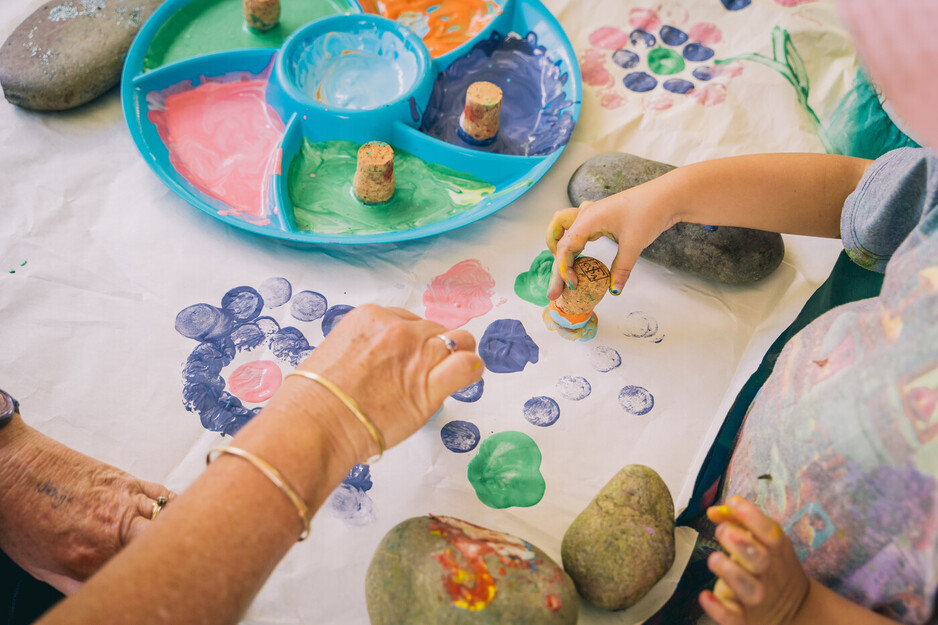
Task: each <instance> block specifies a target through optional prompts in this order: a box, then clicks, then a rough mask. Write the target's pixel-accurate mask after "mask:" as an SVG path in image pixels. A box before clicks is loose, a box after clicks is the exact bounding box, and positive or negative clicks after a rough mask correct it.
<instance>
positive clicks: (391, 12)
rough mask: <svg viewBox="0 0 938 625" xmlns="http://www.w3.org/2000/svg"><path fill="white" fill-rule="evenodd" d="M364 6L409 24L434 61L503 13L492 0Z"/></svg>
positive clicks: (379, 0) (377, 0)
mask: <svg viewBox="0 0 938 625" xmlns="http://www.w3.org/2000/svg"><path fill="white" fill-rule="evenodd" d="M361 5H362V8H363V9H364V10H365V11H366V12H368V13H375V14H377V15H382V16H384V17H387V18H390V19H392V20H395V21H399V22H402V23H404V24H406V25H408V26H409V27H410V28H411V29H412V30H414V31H415V32H416V33H417V34H418V35H421V36H422V37H423V42H424V44H426V46H427V49H428V50H429V51H430V56H432V57H434V58H436V57H438V56H441V55H443V54H446V53H447V52H449V51H450V50H452V49H453V48H456V47H457V46H460V45H462V44H464V43H465V42H467V41H469V40H470V39H472V38H473V37H475V36H476V35H478V34H479V33H480V32H482V31H483V30H484V29H485V27H486V26H488V25H489V24H490V23H491V22H492V20H493V19H495V18H496V17H497V16H498V14H499V13H501V12H502V9H501V7H500V6H499V5H498V4H496V3H495V2H494V1H493V0H361Z"/></svg>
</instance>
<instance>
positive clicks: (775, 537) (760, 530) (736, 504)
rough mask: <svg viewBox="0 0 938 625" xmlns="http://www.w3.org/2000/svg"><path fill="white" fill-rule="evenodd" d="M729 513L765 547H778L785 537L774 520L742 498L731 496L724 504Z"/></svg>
mask: <svg viewBox="0 0 938 625" xmlns="http://www.w3.org/2000/svg"><path fill="white" fill-rule="evenodd" d="M726 503H727V505H728V507H729V510H730V512H731V513H732V514H733V516H734V517H736V520H737V522H738V523H739V524H740V525H742V526H743V527H745V528H746V529H748V530H749V531H750V532H752V534H753V535H754V536H755V537H756V538H757V539H758V540H759V541H760V542H761V543H762V544H764V545H765V546H767V547H769V548H770V549H771V548H773V547H776V546H778V544H779V543H780V542H781V541H782V539H783V538H784V536H785V532H784V531H782V528H781V526H779V524H778V523H777V522H776V521H775V519H773V518H771V517H769V516H766V515H765V514H764V513H763V512H762V510H760V509H759V507H758V506H756V505H755V504H752V503H750V502H748V501H746V500H745V499H743V498H742V497H738V496H736V495H733V496H732V497H730V498H729V501H727V502H726Z"/></svg>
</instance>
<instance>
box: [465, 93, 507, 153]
mask: <svg viewBox="0 0 938 625" xmlns="http://www.w3.org/2000/svg"><path fill="white" fill-rule="evenodd" d="M501 111H502V90H501V89H499V88H498V87H497V86H496V85H493V84H492V83H490V82H485V81H479V82H474V83H472V84H471V85H469V88H468V89H466V107H465V108H464V109H463V112H462V115H461V116H460V117H459V126H460V128H462V130H463V131H464V132H465V133H466V134H467V135H468V136H469V137H471V138H472V139H473V140H475V141H481V142H485V141H490V140H492V139H494V138H495V135H496V134H498V117H499V115H500V114H501Z"/></svg>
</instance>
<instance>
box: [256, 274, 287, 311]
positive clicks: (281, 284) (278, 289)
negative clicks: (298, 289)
mask: <svg viewBox="0 0 938 625" xmlns="http://www.w3.org/2000/svg"><path fill="white" fill-rule="evenodd" d="M257 290H258V292H260V294H261V297H263V298H264V303H265V304H266V305H267V308H277V307H279V306H283V305H284V304H286V303H287V302H289V301H290V298H291V297H293V286H292V285H291V284H290V281H289V280H287V279H286V278H267V279H266V280H264V281H263V282H261V286H260V288H258V289H257Z"/></svg>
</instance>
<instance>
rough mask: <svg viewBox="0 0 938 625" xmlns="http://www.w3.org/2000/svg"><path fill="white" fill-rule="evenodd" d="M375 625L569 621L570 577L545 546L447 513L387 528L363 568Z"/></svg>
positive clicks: (573, 617)
mask: <svg viewBox="0 0 938 625" xmlns="http://www.w3.org/2000/svg"><path fill="white" fill-rule="evenodd" d="M365 597H366V599H367V602H368V615H369V616H370V617H371V623H372V625H403V624H410V623H419V624H427V625H430V624H432V625H462V624H470V623H472V624H483V623H485V624H492V625H502V624H507V623H510V624H511V625H554V624H557V625H560V624H570V625H573V624H574V623H576V621H577V615H578V612H579V607H580V603H579V598H578V597H577V593H576V588H575V587H574V585H573V581H572V580H571V579H570V577H569V576H567V574H566V573H564V572H563V569H562V568H561V567H560V566H559V565H558V564H557V563H556V562H554V561H553V560H551V559H550V558H549V557H548V556H547V555H546V554H545V553H544V552H543V551H541V550H540V549H538V548H537V547H535V546H534V545H532V544H530V543H529V542H527V541H525V540H522V539H520V538H516V537H514V536H511V535H509V534H503V533H502V532H496V531H494V530H490V529H486V528H484V527H479V526H478V525H473V524H472V523H467V522H466V521H461V520H459V519H454V518H451V517H445V516H433V515H429V516H423V517H416V518H413V519H408V520H406V521H404V522H403V523H401V524H400V525H398V526H397V527H395V528H394V529H392V530H391V531H390V532H388V533H387V534H386V535H385V537H384V539H382V541H381V544H380V545H378V549H377V550H376V551H375V555H374V557H373V558H372V560H371V565H370V566H369V567H368V573H367V575H366V577H365Z"/></svg>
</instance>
